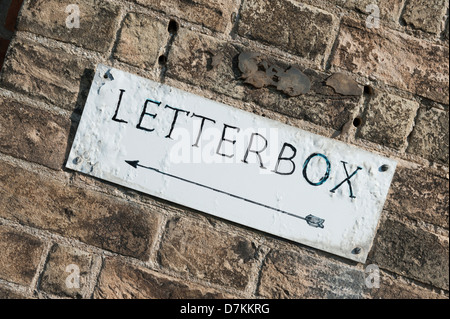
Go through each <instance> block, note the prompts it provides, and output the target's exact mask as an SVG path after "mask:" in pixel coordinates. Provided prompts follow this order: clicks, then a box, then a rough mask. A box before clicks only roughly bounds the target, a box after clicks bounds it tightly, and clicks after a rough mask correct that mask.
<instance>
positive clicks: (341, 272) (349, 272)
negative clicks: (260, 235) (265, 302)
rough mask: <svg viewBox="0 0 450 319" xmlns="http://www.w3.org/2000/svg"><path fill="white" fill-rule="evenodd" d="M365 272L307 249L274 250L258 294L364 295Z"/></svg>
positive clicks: (344, 296)
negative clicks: (308, 251) (307, 251)
mask: <svg viewBox="0 0 450 319" xmlns="http://www.w3.org/2000/svg"><path fill="white" fill-rule="evenodd" d="M364 285H365V284H364V272H363V271H362V270H360V269H357V268H354V267H351V266H348V265H345V264H343V263H340V262H335V261H331V260H327V259H325V258H319V257H316V256H312V255H310V254H308V253H306V252H295V251H289V250H272V251H270V252H269V254H268V255H267V257H266V259H265V261H264V264H263V267H262V270H261V278H260V285H259V287H258V294H259V295H261V296H263V297H265V298H273V299H279V298H314V299H317V298H320V299H322V298H324V299H327V298H362V293H363V288H364Z"/></svg>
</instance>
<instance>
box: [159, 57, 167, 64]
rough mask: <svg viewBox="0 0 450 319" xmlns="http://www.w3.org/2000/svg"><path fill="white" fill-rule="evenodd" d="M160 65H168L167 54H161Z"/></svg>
mask: <svg viewBox="0 0 450 319" xmlns="http://www.w3.org/2000/svg"><path fill="white" fill-rule="evenodd" d="M158 63H159V65H166V63H167V57H166V56H165V55H160V56H159V58H158Z"/></svg>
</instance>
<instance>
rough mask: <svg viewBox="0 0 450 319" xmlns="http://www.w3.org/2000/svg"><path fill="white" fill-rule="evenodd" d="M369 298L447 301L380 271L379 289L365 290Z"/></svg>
mask: <svg viewBox="0 0 450 319" xmlns="http://www.w3.org/2000/svg"><path fill="white" fill-rule="evenodd" d="M366 290H367V295H368V297H369V298H373V299H448V297H446V296H445V295H441V294H438V293H436V292H434V291H431V290H429V289H426V288H424V287H421V286H418V285H416V284H413V283H411V282H407V281H406V280H405V279H403V278H399V277H397V278H395V277H393V276H390V275H388V274H387V273H386V272H384V271H380V287H379V288H371V289H366Z"/></svg>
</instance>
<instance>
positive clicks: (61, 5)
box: [17, 0, 120, 52]
mask: <svg viewBox="0 0 450 319" xmlns="http://www.w3.org/2000/svg"><path fill="white" fill-rule="evenodd" d="M69 5H77V6H78V9H79V13H80V16H79V27H71V26H73V23H74V22H75V20H74V19H73V16H74V14H75V13H76V12H75V11H74V9H72V7H68V6H69ZM119 15H120V9H119V7H118V6H117V5H115V4H113V3H111V2H109V1H103V0H78V1H76V2H74V1H72V0H35V1H26V2H25V6H24V8H23V9H22V11H21V16H20V19H19V22H18V25H17V29H18V30H20V31H29V32H33V33H36V34H40V35H43V36H45V37H48V38H52V39H56V40H60V41H64V42H69V43H73V44H75V45H78V46H81V47H83V48H87V49H91V50H95V51H98V52H106V51H107V50H108V48H109V46H110V45H111V44H112V42H113V39H114V35H115V30H116V25H117V24H118V19H119Z"/></svg>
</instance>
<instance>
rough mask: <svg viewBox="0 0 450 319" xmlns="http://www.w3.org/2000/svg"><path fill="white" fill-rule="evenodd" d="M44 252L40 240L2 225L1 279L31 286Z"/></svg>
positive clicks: (0, 227)
mask: <svg viewBox="0 0 450 319" xmlns="http://www.w3.org/2000/svg"><path fill="white" fill-rule="evenodd" d="M0 174H1V173H0ZM43 251H44V244H43V243H42V241H41V240H39V239H38V238H36V237H34V236H31V235H28V234H25V233H22V232H19V231H16V230H13V229H11V228H9V227H5V226H1V225H0V252H1V253H0V278H1V279H4V280H7V281H10V282H14V283H16V284H21V285H27V286H28V285H30V284H31V281H32V280H33V277H34V275H35V273H36V270H37V267H38V265H39V262H40V260H41V255H42V253H43Z"/></svg>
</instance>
